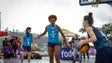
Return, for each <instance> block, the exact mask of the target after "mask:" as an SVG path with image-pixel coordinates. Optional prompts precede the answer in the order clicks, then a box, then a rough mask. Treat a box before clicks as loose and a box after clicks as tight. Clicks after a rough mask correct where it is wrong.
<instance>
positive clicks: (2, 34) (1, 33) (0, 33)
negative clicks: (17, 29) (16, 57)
mask: <svg viewBox="0 0 112 63" xmlns="http://www.w3.org/2000/svg"><path fill="white" fill-rule="evenodd" d="M0 36H8V32H5V31H0Z"/></svg>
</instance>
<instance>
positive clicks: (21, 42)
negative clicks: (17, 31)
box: [20, 35, 25, 48]
mask: <svg viewBox="0 0 112 63" xmlns="http://www.w3.org/2000/svg"><path fill="white" fill-rule="evenodd" d="M24 37H25V36H24V35H23V36H22V38H21V41H20V42H21V45H20V46H21V48H22V45H23V40H24Z"/></svg>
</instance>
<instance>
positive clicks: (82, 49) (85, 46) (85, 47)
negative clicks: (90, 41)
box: [80, 45, 89, 54]
mask: <svg viewBox="0 0 112 63" xmlns="http://www.w3.org/2000/svg"><path fill="white" fill-rule="evenodd" d="M88 50H89V46H88V45H83V46H82V47H81V49H80V53H81V54H85V53H87V52H88Z"/></svg>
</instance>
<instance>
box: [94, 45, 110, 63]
mask: <svg viewBox="0 0 112 63" xmlns="http://www.w3.org/2000/svg"><path fill="white" fill-rule="evenodd" d="M95 63H112V47H103V48H101V49H99V50H98V52H97V54H96V61H95Z"/></svg>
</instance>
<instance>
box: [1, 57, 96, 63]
mask: <svg viewBox="0 0 112 63" xmlns="http://www.w3.org/2000/svg"><path fill="white" fill-rule="evenodd" d="M94 61H95V56H90V59H89V60H88V59H86V60H84V59H82V63H94ZM0 63H21V60H20V59H18V58H12V59H0ZM23 63H28V60H27V59H25V60H24V61H23ZM30 63H49V58H48V57H43V58H42V59H32V60H31V62H30ZM54 63H56V62H54ZM61 63H72V60H61ZM76 63H79V61H76Z"/></svg>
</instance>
